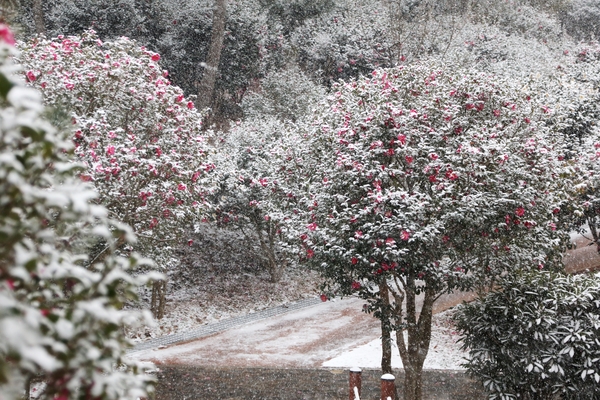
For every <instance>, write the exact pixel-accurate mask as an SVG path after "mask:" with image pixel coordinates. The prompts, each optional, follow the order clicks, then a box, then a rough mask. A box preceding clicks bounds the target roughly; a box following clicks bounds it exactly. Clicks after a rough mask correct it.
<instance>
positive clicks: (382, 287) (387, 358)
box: [379, 281, 392, 374]
mask: <svg viewBox="0 0 600 400" xmlns="http://www.w3.org/2000/svg"><path fill="white" fill-rule="evenodd" d="M379 297H381V302H382V307H381V318H380V321H381V371H382V373H384V374H391V373H392V330H391V328H390V318H389V317H390V316H389V312H390V311H389V310H390V309H389V305H390V297H389V290H388V286H387V283H386V282H385V281H383V282H380V283H379Z"/></svg>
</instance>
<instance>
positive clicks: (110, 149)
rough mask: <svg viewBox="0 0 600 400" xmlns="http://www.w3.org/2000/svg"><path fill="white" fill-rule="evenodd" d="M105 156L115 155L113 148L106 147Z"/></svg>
mask: <svg viewBox="0 0 600 400" xmlns="http://www.w3.org/2000/svg"><path fill="white" fill-rule="evenodd" d="M106 154H108V155H109V156H112V155H113V154H115V146H108V147H107V148H106Z"/></svg>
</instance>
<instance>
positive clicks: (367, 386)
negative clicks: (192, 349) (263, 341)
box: [156, 365, 486, 400]
mask: <svg viewBox="0 0 600 400" xmlns="http://www.w3.org/2000/svg"><path fill="white" fill-rule="evenodd" d="M394 375H395V376H396V385H397V389H398V393H399V394H400V399H401V398H402V385H403V380H404V373H403V372H402V371H395V374H394ZM380 378H381V372H380V371H378V370H363V372H362V394H361V399H363V400H379V395H380V387H381V383H380ZM348 392H349V388H348V371H347V370H341V369H277V368H206V367H194V366H166V365H161V366H160V371H159V372H158V386H157V392H156V400H192V399H193V400H250V399H260V400H267V399H268V400H347V399H348ZM485 398H486V396H485V394H484V391H483V389H482V387H481V385H480V384H479V383H477V382H476V381H474V380H472V379H470V378H469V377H468V376H467V375H466V374H465V373H464V372H462V371H447V370H444V371H442V370H428V371H424V400H483V399H485Z"/></svg>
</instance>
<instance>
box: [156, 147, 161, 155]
mask: <svg viewBox="0 0 600 400" xmlns="http://www.w3.org/2000/svg"><path fill="white" fill-rule="evenodd" d="M155 151H156V157H160V156H161V154H162V150H161V149H160V147H157V148H156V150H155Z"/></svg>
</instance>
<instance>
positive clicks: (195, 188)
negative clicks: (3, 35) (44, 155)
mask: <svg viewBox="0 0 600 400" xmlns="http://www.w3.org/2000/svg"><path fill="white" fill-rule="evenodd" d="M20 49H21V51H22V53H21V55H20V57H19V59H20V61H21V62H22V63H23V65H24V67H25V70H24V74H25V79H26V81H27V82H28V83H29V84H30V85H31V86H33V87H36V88H38V89H39V90H40V91H41V92H42V94H43V97H44V102H45V103H46V104H47V105H48V106H51V107H53V108H55V109H58V110H64V112H66V113H68V115H69V118H70V120H71V122H72V124H73V126H74V132H73V136H72V140H73V142H74V144H75V155H76V157H77V160H78V161H80V162H83V163H84V165H85V167H86V168H85V171H83V172H82V173H81V175H80V178H81V180H82V181H85V182H90V183H92V184H93V186H94V188H95V189H96V191H97V192H98V193H99V199H98V200H99V202H100V203H102V204H103V205H105V206H106V207H107V208H108V209H109V210H110V212H111V214H112V217H113V218H115V219H118V220H120V221H122V222H125V223H127V224H129V225H130V226H132V227H133V229H134V231H135V232H136V233H137V234H138V235H139V237H140V245H141V246H142V247H144V248H145V252H146V253H147V254H149V255H150V254H151V255H153V256H154V257H155V258H156V257H158V258H162V260H160V263H161V264H162V263H163V262H167V261H168V260H170V259H171V256H170V255H164V257H163V256H161V254H162V253H160V250H158V249H159V248H162V247H166V246H157V244H158V243H165V244H166V245H169V244H175V243H176V242H177V241H185V238H182V235H183V234H184V233H185V229H186V228H187V227H188V226H189V224H187V222H186V221H191V220H192V218H195V217H196V216H197V215H198V212H199V211H200V210H202V209H203V208H205V207H204V206H205V196H206V194H207V192H208V183H207V181H208V180H209V178H208V177H209V175H210V172H211V171H212V170H213V169H214V164H212V163H211V162H209V161H208V160H207V150H206V149H207V147H208V146H207V143H206V139H205V136H204V135H203V132H202V130H201V128H202V127H201V115H200V114H199V113H198V112H197V110H196V109H195V107H194V102H193V98H186V97H185V96H184V94H183V92H182V90H181V89H179V88H177V87H175V86H173V85H171V82H170V81H169V74H168V72H167V71H166V70H163V69H161V67H160V65H159V63H158V62H159V60H160V55H159V54H157V53H154V52H151V51H149V50H146V49H145V48H144V47H139V46H138V45H137V44H136V43H135V42H134V41H131V40H129V39H127V38H120V39H118V40H115V41H112V42H108V41H107V42H103V41H101V40H100V39H99V38H98V37H97V36H96V35H95V33H94V32H93V31H86V32H84V33H83V34H82V35H81V36H73V37H60V36H59V37H57V38H54V39H51V40H48V39H43V38H36V39H33V40H32V41H30V42H28V43H25V44H21V45H20ZM186 224H187V225H186Z"/></svg>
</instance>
